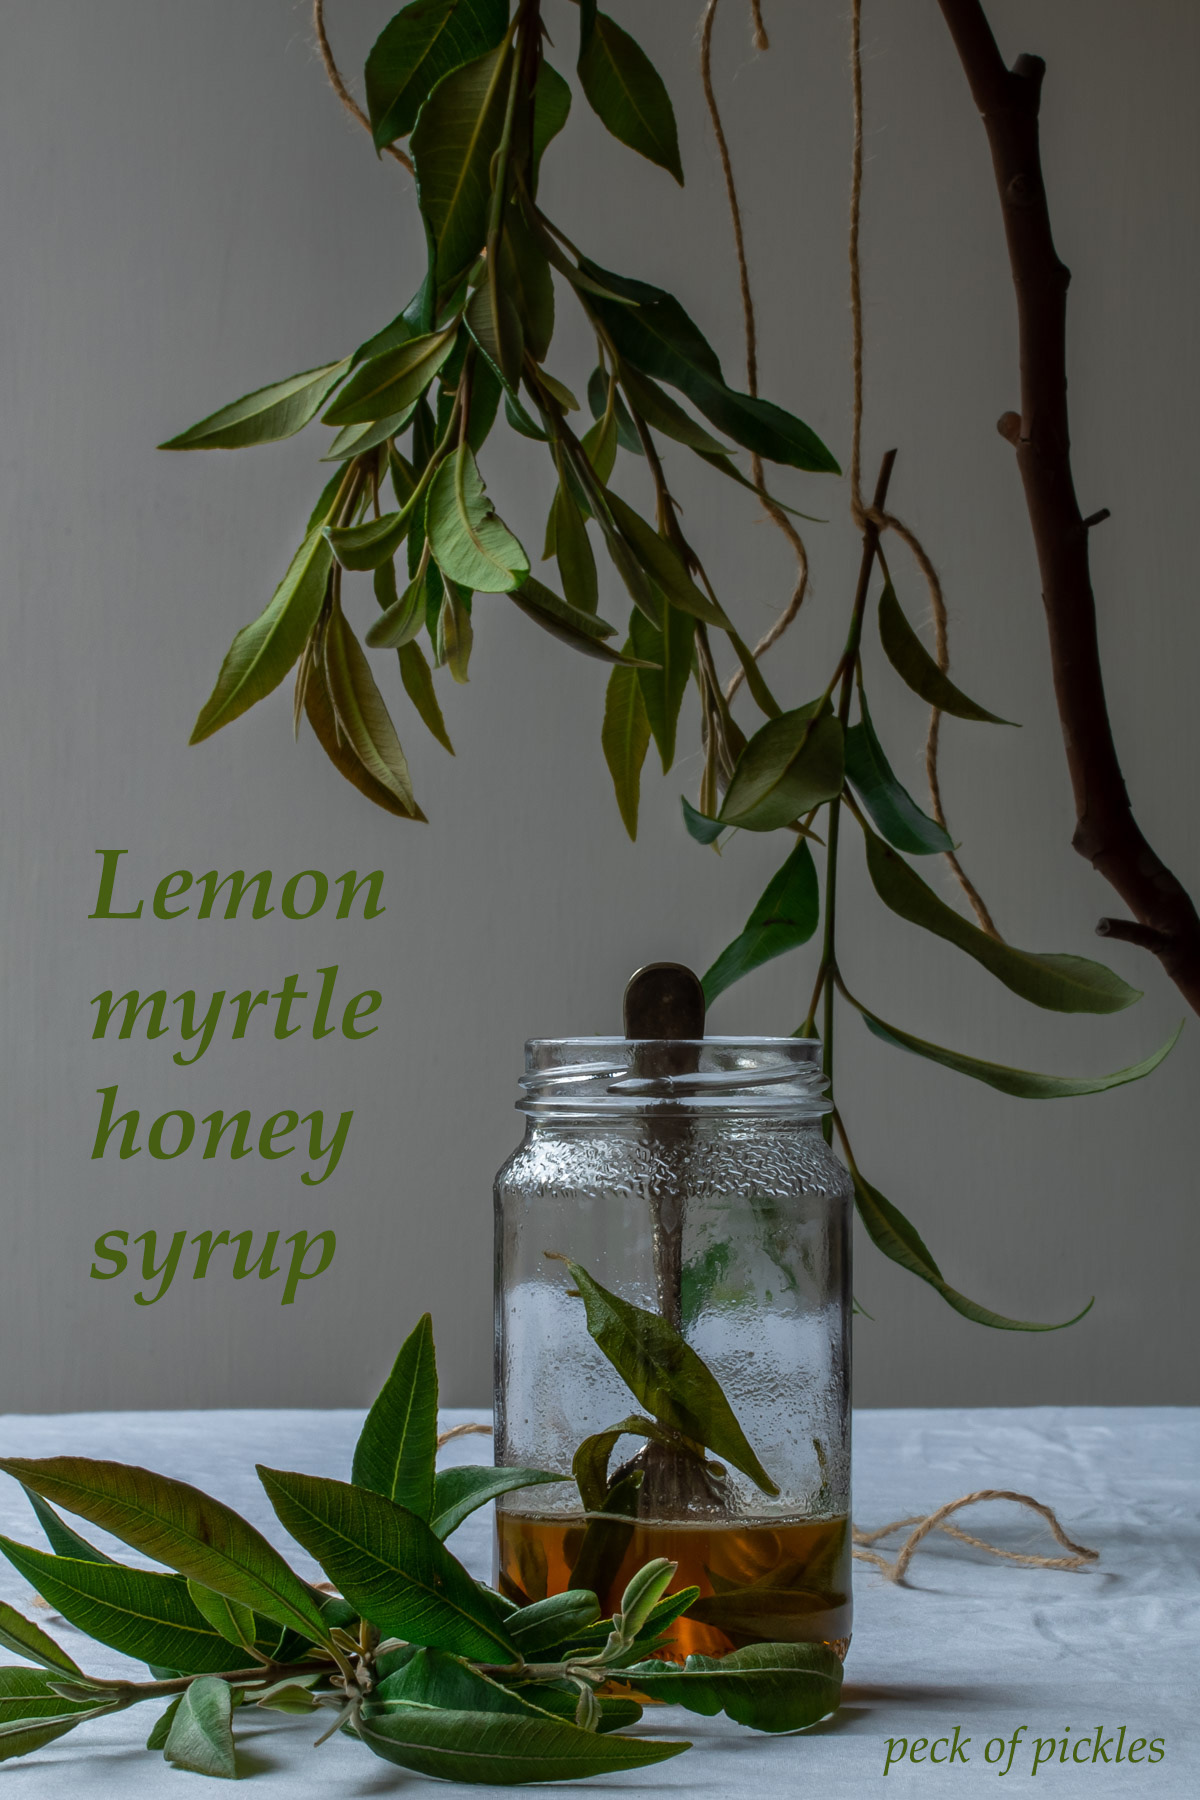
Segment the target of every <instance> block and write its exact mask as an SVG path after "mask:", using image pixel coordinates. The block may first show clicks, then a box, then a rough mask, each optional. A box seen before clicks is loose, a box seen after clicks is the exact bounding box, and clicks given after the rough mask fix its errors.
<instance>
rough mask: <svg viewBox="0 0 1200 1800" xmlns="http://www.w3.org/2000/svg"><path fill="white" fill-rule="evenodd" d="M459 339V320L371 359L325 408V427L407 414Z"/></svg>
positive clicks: (365, 422) (364, 423)
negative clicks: (405, 412)
mask: <svg viewBox="0 0 1200 1800" xmlns="http://www.w3.org/2000/svg"><path fill="white" fill-rule="evenodd" d="M457 338H458V320H457V319H452V320H451V321H450V323H449V325H447V326H446V327H445V329H444V330H442V331H430V332H426V333H425V334H424V335H423V336H421V337H414V338H408V339H406V341H405V342H404V343H402V344H399V345H397V346H396V348H395V349H394V350H385V351H383V352H382V354H381V355H379V356H372V357H369V358H368V359H367V361H366V362H364V363H361V364H360V365H359V367H358V368H357V369H355V371H354V373H353V375H352V376H351V377H350V379H349V381H348V382H347V383H346V385H345V387H344V388H343V389H342V391H341V393H340V394H339V395H338V397H337V399H336V400H335V401H334V403H333V405H332V406H330V407H328V408H327V409H326V412H325V414H324V418H323V423H324V424H326V425H366V424H374V423H375V422H376V421H377V420H382V419H387V418H390V416H391V415H392V414H394V413H400V412H404V411H406V410H407V409H408V408H409V407H411V406H412V405H414V404H415V402H416V401H418V400H419V399H420V398H421V395H422V394H423V393H424V392H425V389H426V388H427V387H428V386H429V384H430V382H431V381H432V380H433V378H434V376H435V375H436V374H437V372H438V370H439V369H440V368H441V366H442V364H443V363H444V362H445V361H446V358H447V357H448V356H449V355H450V352H451V351H452V350H453V349H454V345H455V342H456V340H457Z"/></svg>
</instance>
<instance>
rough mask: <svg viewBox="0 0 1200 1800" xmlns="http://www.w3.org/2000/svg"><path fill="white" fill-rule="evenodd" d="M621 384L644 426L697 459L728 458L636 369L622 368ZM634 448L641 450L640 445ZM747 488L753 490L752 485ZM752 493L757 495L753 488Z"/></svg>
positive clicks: (716, 442) (722, 446) (722, 448)
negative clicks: (692, 454) (672, 440)
mask: <svg viewBox="0 0 1200 1800" xmlns="http://www.w3.org/2000/svg"><path fill="white" fill-rule="evenodd" d="M621 382H622V385H623V387H624V389H625V392H626V393H627V394H628V395H629V399H630V402H631V403H632V405H634V406H635V407H636V408H637V410H638V412H640V413H641V415H642V417H643V419H645V421H646V423H647V425H651V426H653V427H655V429H656V430H658V431H661V432H663V433H665V435H666V436H667V437H669V438H674V440H675V442H676V443H677V444H686V446H687V448H688V449H689V450H694V451H695V452H696V454H697V455H698V456H700V455H702V456H710V457H718V458H721V457H727V456H728V454H729V445H728V444H723V443H722V442H721V441H720V439H719V438H715V437H710V436H709V434H708V432H707V431H705V429H704V427H703V426H702V425H697V423H696V421H695V419H693V418H692V416H691V414H690V413H685V412H684V410H683V408H682V406H680V405H679V403H678V401H675V400H672V398H671V396H670V394H668V393H664V391H663V389H662V388H660V387H659V385H658V383H657V382H656V381H651V379H650V377H649V376H648V375H639V374H638V372H637V370H636V369H633V368H630V367H629V366H628V365H624V366H623V367H622V369H621ZM638 448H639V449H640V448H641V445H640V443H639V445H638ZM747 485H748V486H750V487H751V488H752V489H753V488H754V484H753V482H750V483H748V484H747ZM754 491H755V492H757V489H754Z"/></svg>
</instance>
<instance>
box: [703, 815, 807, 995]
mask: <svg viewBox="0 0 1200 1800" xmlns="http://www.w3.org/2000/svg"><path fill="white" fill-rule="evenodd" d="M820 914H821V895H820V890H819V888H818V885H817V871H816V869H815V867H814V866H813V859H812V853H811V851H810V850H809V848H808V845H807V844H806V843H805V841H804V839H803V838H801V840H800V842H799V843H798V844H797V845H796V848H795V849H794V850H793V851H792V853H791V855H790V856H789V857H788V859H787V861H786V862H785V863H784V865H783V867H782V868H781V869H780V870H779V871H778V873H777V874H775V875H774V876H772V878H771V880H770V881H769V882H768V883H767V886H766V888H765V889H764V890H763V893H762V896H761V898H760V899H759V901H758V903H757V904H756V906H755V908H754V911H753V912H752V913H751V914H750V917H749V918H748V919H747V921H746V928H745V930H744V931H742V932H741V933H740V934H739V935H738V936H737V937H735V938H734V940H733V942H732V944H728V945H726V947H725V949H724V950H722V952H721V954H720V956H718V958H717V960H716V962H715V963H714V964H713V965H712V968H711V969H709V970H708V972H707V974H706V975H705V977H704V1000H705V1004H706V1005H707V1006H711V1005H712V1003H713V1001H714V1000H715V999H716V998H717V995H718V994H723V993H724V992H725V989H726V988H728V987H732V986H733V984H734V982H735V981H740V980H741V979H742V976H743V975H748V974H749V973H750V971H751V970H752V969H759V968H761V967H762V965H763V963H766V962H770V961H771V960H772V958H773V957H776V956H782V955H784V953H785V952H786V951H788V950H794V949H796V947H797V946H798V945H800V944H807V942H808V940H809V939H810V938H811V936H812V934H813V932H814V931H815V930H816V929H817V920H818V919H819V918H820Z"/></svg>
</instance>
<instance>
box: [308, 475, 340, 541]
mask: <svg viewBox="0 0 1200 1800" xmlns="http://www.w3.org/2000/svg"><path fill="white" fill-rule="evenodd" d="M345 476H346V471H345V469H344V468H336V469H335V470H334V471H333V474H332V475H331V476H330V477H329V480H328V481H327V482H326V483H325V486H324V487H323V488H322V489H321V492H320V495H319V496H318V498H317V503H316V505H315V506H314V507H313V509H312V511H311V513H310V514H309V515H308V524H307V525H306V526H305V527H304V535H305V537H308V535H309V534H310V532H313V531H316V530H318V529H319V528H320V527H321V526H322V525H327V524H328V523H329V522H330V520H331V519H332V517H333V508H334V504H335V502H336V501H337V499H338V496H339V494H340V493H341V488H342V482H343V481H344V480H345Z"/></svg>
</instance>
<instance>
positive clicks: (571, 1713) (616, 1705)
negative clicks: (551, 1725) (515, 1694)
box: [519, 1620, 642, 1731]
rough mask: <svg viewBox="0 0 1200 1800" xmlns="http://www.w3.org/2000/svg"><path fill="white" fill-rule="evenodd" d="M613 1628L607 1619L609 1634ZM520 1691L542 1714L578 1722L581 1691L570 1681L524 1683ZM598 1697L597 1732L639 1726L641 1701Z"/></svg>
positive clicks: (622, 1697)
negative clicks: (577, 1709)
mask: <svg viewBox="0 0 1200 1800" xmlns="http://www.w3.org/2000/svg"><path fill="white" fill-rule="evenodd" d="M611 1629H612V1627H611V1625H610V1623H609V1621H608V1620H605V1632H606V1633H607V1632H609V1631H610V1630H611ZM519 1691H520V1693H521V1695H522V1697H523V1698H524V1699H526V1700H528V1701H530V1702H532V1704H533V1705H534V1706H536V1707H537V1708H538V1710H539V1711H540V1712H548V1713H553V1715H554V1717H555V1718H557V1719H567V1720H569V1721H571V1722H577V1721H576V1720H575V1711H576V1708H577V1706H578V1704H579V1690H578V1689H577V1688H573V1687H570V1686H568V1685H567V1683H566V1682H561V1683H558V1684H552V1683H550V1682H546V1681H530V1682H522V1683H521V1686H520V1690H519ZM594 1698H595V1701H596V1704H597V1706H598V1707H599V1708H600V1720H599V1723H598V1724H597V1726H596V1730H597V1731H626V1730H628V1728H629V1726H630V1725H636V1724H637V1722H638V1720H639V1719H640V1718H641V1716H642V1708H641V1707H640V1706H639V1705H638V1703H637V1701H636V1700H627V1699H625V1697H624V1696H623V1695H622V1696H617V1695H613V1694H597V1695H595V1696H594Z"/></svg>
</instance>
